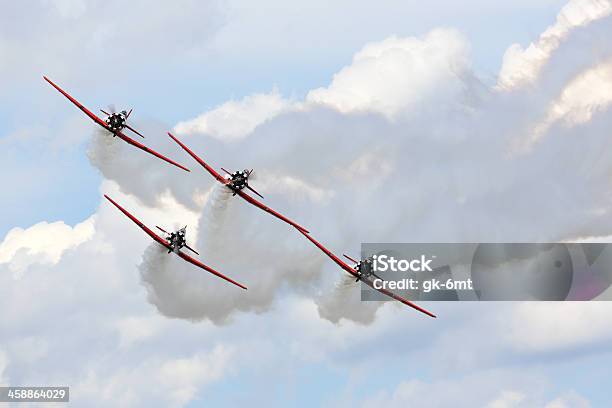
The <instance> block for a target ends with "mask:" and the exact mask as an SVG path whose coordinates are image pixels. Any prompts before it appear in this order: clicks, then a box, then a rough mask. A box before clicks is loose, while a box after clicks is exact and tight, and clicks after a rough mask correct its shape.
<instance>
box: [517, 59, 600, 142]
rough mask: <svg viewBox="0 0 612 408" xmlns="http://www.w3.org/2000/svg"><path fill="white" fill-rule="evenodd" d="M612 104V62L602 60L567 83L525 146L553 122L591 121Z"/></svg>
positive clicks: (576, 122) (571, 125) (569, 123)
mask: <svg viewBox="0 0 612 408" xmlns="http://www.w3.org/2000/svg"><path fill="white" fill-rule="evenodd" d="M610 104H612V62H610V61H608V62H604V63H601V64H599V65H597V66H595V67H592V68H589V69H588V70H586V71H584V72H582V73H581V74H580V75H578V77H577V78H575V79H574V80H572V81H571V82H570V83H568V84H567V85H566V86H565V88H564V89H563V91H562V92H561V95H560V96H559V97H558V98H557V99H556V100H555V101H553V102H552V103H551V104H550V105H549V107H548V113H547V114H546V117H545V118H544V119H543V120H542V121H541V122H539V123H538V124H536V125H535V126H534V129H533V132H532V134H531V135H530V138H529V140H528V143H527V145H528V146H530V145H532V144H533V143H536V142H537V141H539V139H540V138H541V137H542V136H543V135H545V134H546V132H547V131H548V130H549V129H550V127H551V126H553V125H554V124H556V123H559V122H561V123H562V124H563V125H564V126H566V127H568V128H569V127H573V126H577V125H581V124H585V123H588V122H590V121H591V119H592V118H593V115H595V114H597V113H601V112H604V111H605V110H606V109H607V108H609V106H610Z"/></svg>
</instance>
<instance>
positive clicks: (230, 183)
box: [168, 132, 308, 233]
mask: <svg viewBox="0 0 612 408" xmlns="http://www.w3.org/2000/svg"><path fill="white" fill-rule="evenodd" d="M168 136H170V137H171V138H172V140H174V141H175V142H176V143H178V145H179V146H181V147H182V148H183V150H185V151H186V152H187V153H189V155H191V157H193V158H194V159H195V160H196V161H197V162H198V163H200V164H201V165H202V166H203V167H204V168H205V169H206V171H208V172H209V173H210V174H211V175H212V176H213V177H214V178H215V179H216V180H217V181H218V182H219V183H221V184H223V185H224V186H226V187H227V188H229V189H230V190H231V191H232V192H233V193H234V194H233V195H236V194H238V195H239V196H240V197H242V198H243V199H245V200H246V201H248V202H249V203H251V204H253V205H254V206H256V207H259V208H261V209H262V210H264V211H266V212H268V213H270V214H272V215H273V216H275V217H276V218H278V219H280V220H283V221H285V222H286V223H287V224H290V225H292V226H294V227H295V228H297V229H298V230H299V231H302V232H305V233H308V230H307V229H306V228H304V227H302V226H301V225H299V224H297V223H296V222H294V221H291V220H290V219H289V218H287V217H285V216H284V215H282V214H280V213H278V212H276V211H274V210H273V209H271V208H270V207H268V206H266V205H264V204H263V203H261V202H259V201H257V200H256V199H254V198H253V197H251V196H250V195H248V194H247V193H245V192H244V191H243V189H245V188H246V189H248V190H251V191H252V192H253V193H255V194H257V195H258V196H259V197H261V198H263V196H262V195H261V194H259V193H258V192H257V191H255V190H254V189H253V188H252V187H251V186H249V176H250V175H251V173H253V170H243V171H236V172H234V173H230V172H229V171H227V170H225V169H224V168H221V170H223V171H224V172H225V173H226V176H225V177H224V176H222V175H221V174H219V173H217V172H216V171H215V169H213V168H212V167H210V166H209V165H208V164H207V163H206V162H205V161H204V160H202V159H200V158H199V157H198V156H197V155H196V154H195V153H194V152H192V151H191V150H190V149H189V148H188V147H187V146H185V145H184V144H183V143H182V142H181V141H180V140H178V139H177V138H176V137H175V136H174V135H172V133H170V132H168Z"/></svg>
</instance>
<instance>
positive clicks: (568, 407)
mask: <svg viewBox="0 0 612 408" xmlns="http://www.w3.org/2000/svg"><path fill="white" fill-rule="evenodd" d="M590 407H591V403H590V402H589V401H588V400H587V399H586V398H584V397H582V396H581V395H578V394H576V393H575V392H570V393H567V394H564V395H562V396H559V397H557V398H555V399H554V400H552V401H550V402H549V403H548V404H546V406H545V407H544V408H590Z"/></svg>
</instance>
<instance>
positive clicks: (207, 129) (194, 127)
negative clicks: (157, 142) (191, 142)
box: [174, 89, 291, 142]
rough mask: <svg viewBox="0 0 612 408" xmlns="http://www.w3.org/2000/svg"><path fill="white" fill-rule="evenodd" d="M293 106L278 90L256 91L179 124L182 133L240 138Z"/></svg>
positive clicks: (231, 138)
mask: <svg viewBox="0 0 612 408" xmlns="http://www.w3.org/2000/svg"><path fill="white" fill-rule="evenodd" d="M290 108H291V101H288V100H286V99H284V98H283V97H282V96H281V95H280V94H279V93H278V90H276V89H274V90H273V91H272V92H271V93H269V94H254V95H250V96H246V97H244V98H243V99H242V100H239V101H228V102H225V103H223V104H222V105H220V106H218V107H216V108H215V109H213V110H211V111H208V112H206V113H203V114H202V115H200V116H198V117H197V118H195V119H191V120H188V121H185V122H180V123H178V124H177V125H176V126H175V127H174V130H175V132H176V133H178V134H206V135H208V136H212V137H214V138H217V139H220V140H223V141H227V142H230V141H236V140H239V139H242V138H243V137H245V136H247V135H248V134H249V133H251V132H252V131H253V130H254V129H255V128H256V127H257V126H259V125H260V124H262V123H264V122H265V121H267V120H269V119H271V118H273V117H275V116H277V115H278V114H280V113H282V112H284V111H286V110H288V109H290Z"/></svg>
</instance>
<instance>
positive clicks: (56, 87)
mask: <svg viewBox="0 0 612 408" xmlns="http://www.w3.org/2000/svg"><path fill="white" fill-rule="evenodd" d="M43 78H44V79H45V81H47V82H48V83H50V84H51V86H52V87H54V88H55V89H57V90H58V91H59V92H60V93H61V94H62V95H64V96H65V97H66V98H68V100H69V101H70V102H72V103H73V104H74V105H75V106H76V107H77V108H79V109H80V110H82V111H83V112H84V113H85V114H86V115H87V116H89V117H90V118H91V119H92V120H93V121H94V122H96V123H97V124H98V125H100V126H102V127H103V128H104V129H106V130H108V131H109V132H111V133H113V132H112V131H111V130H110V128H109V127H108V125H107V124H106V122H104V121H103V120H102V119H101V118H99V117H98V116H97V115H95V114H94V113H93V112H92V111H90V110H89V109H87V108H86V107H85V106H83V105H82V104H81V103H80V102H79V101H77V100H76V99H74V98H73V97H72V96H70V94H68V92H66V91H64V90H63V89H62V88H60V87H59V86H57V85H56V84H55V83H54V82H53V81H51V80H50V79H49V78H47V77H46V76H43ZM116 135H117V136H119V137H120V138H121V139H123V140H124V141H126V142H128V143H129V144H131V145H132V146H134V147H137V148H139V149H141V150H144V151H145V152H147V153H149V154H152V155H153V156H155V157H157V158H159V159H162V160H163V161H165V162H167V163H170V164H172V165H174V166H176V167H178V168H180V169H182V170H185V171H189V169H188V168H186V167H184V166H181V165H180V164H178V163H177V162H175V161H174V160H171V159H169V158H167V157H166V156H164V155H162V154H161V153H158V152H156V151H155V150H153V149H149V148H148V147H146V146H145V145H143V144H142V143H138V142H137V141H135V140H134V139H132V138H130V137H128V136H126V135H125V134H123V133H122V132H117V133H116Z"/></svg>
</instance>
